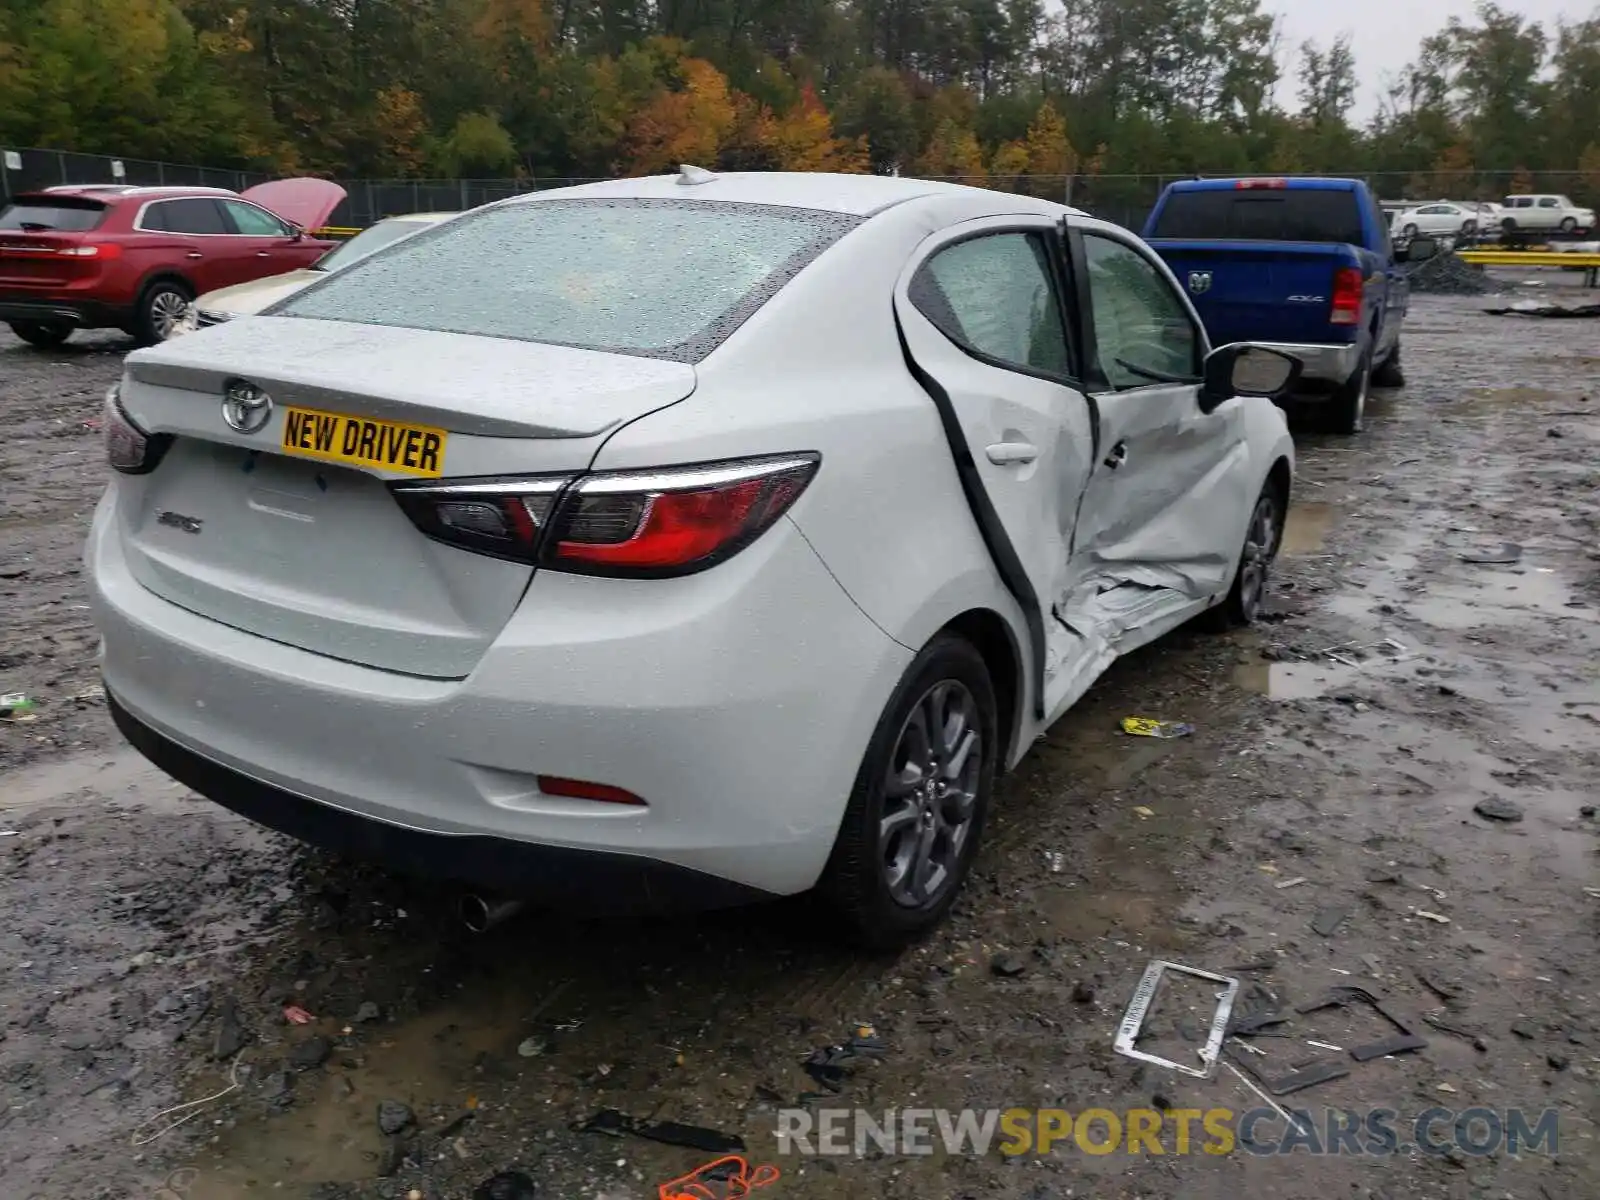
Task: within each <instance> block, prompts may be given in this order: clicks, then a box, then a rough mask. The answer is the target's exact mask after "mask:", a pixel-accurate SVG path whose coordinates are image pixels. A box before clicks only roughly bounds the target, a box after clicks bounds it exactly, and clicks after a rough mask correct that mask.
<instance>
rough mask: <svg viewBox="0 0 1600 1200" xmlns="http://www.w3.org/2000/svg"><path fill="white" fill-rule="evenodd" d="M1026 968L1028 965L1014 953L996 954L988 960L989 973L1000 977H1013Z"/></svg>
mask: <svg viewBox="0 0 1600 1200" xmlns="http://www.w3.org/2000/svg"><path fill="white" fill-rule="evenodd" d="M1027 969H1028V965H1027V964H1026V963H1025V962H1023V961H1022V960H1021V959H1020V958H1018V957H1017V956H1016V955H1015V954H996V955H995V956H994V957H993V958H992V959H990V960H989V973H990V974H991V975H998V976H1000V977H1001V978H1002V979H1015V978H1016V977H1017V976H1018V975H1021V974H1022V973H1023V972H1024V971H1026V970H1027Z"/></svg>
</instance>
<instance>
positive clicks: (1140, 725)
mask: <svg viewBox="0 0 1600 1200" xmlns="http://www.w3.org/2000/svg"><path fill="white" fill-rule="evenodd" d="M1122 732H1123V733H1126V734H1130V735H1131V736H1133V737H1153V738H1181V737H1188V736H1189V735H1190V734H1191V733H1193V732H1194V726H1193V725H1189V724H1186V723H1184V722H1182V721H1157V720H1156V719H1155V718H1154V717H1123V718H1122Z"/></svg>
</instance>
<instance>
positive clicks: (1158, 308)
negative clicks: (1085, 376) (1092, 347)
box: [1083, 233, 1203, 389]
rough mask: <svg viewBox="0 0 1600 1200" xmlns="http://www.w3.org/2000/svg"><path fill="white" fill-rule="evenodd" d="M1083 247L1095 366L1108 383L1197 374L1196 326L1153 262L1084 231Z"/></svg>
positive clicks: (1147, 381)
mask: <svg viewBox="0 0 1600 1200" xmlns="http://www.w3.org/2000/svg"><path fill="white" fill-rule="evenodd" d="M1083 247H1084V255H1085V258H1086V259H1087V260H1088V266H1089V300H1090V303H1091V304H1092V306H1093V312H1094V336H1095V344H1096V346H1097V348H1098V349H1099V351H1100V369H1101V371H1103V372H1104V373H1105V376H1106V378H1107V379H1108V380H1109V381H1110V383H1111V386H1112V387H1114V388H1118V389H1121V388H1134V387H1148V386H1149V385H1151V384H1152V383H1157V382H1160V381H1161V379H1162V377H1172V376H1178V377H1181V378H1185V379H1193V378H1196V377H1198V376H1199V374H1200V370H1201V364H1200V359H1201V350H1202V345H1203V343H1202V342H1201V339H1200V333H1199V330H1198V329H1196V328H1195V324H1194V321H1193V320H1191V319H1190V316H1189V313H1188V309H1187V307H1186V306H1185V304H1184V302H1183V299H1182V297H1180V296H1179V295H1178V294H1177V292H1175V291H1174V290H1173V289H1172V285H1171V284H1169V283H1168V282H1167V280H1166V278H1165V277H1164V276H1163V275H1162V274H1161V272H1159V271H1158V270H1157V269H1156V267H1155V264H1153V263H1152V262H1151V261H1150V260H1149V259H1147V258H1146V257H1145V256H1144V255H1142V254H1140V253H1139V252H1138V251H1136V250H1134V249H1133V248H1132V247H1130V246H1128V245H1125V244H1124V243H1122V242H1118V241H1113V240H1112V239H1111V238H1108V237H1102V236H1100V235H1098V234H1092V233H1091V234H1085V235H1084V239H1083Z"/></svg>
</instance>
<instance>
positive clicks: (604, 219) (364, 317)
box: [266, 199, 860, 362]
mask: <svg viewBox="0 0 1600 1200" xmlns="http://www.w3.org/2000/svg"><path fill="white" fill-rule="evenodd" d="M858 224H860V218H857V217H851V216H843V215H840V214H836V213H827V212H817V211H814V210H811V209H800V208H780V207H775V206H771V205H764V204H730V203H719V202H716V201H695V200H640V199H606V200H536V201H528V202H522V203H517V204H511V205H507V206H505V207H497V208H487V209H484V210H482V211H481V212H477V213H472V214H469V215H467V216H465V217H462V218H460V219H458V220H455V221H449V222H446V223H445V224H443V225H440V226H438V227H437V228H434V229H430V230H428V231H426V232H424V233H418V234H416V235H414V236H412V237H409V238H406V239H405V240H404V241H402V242H398V243H396V244H395V245H393V246H390V247H388V248H387V249H386V250H385V251H384V253H382V254H379V255H375V256H373V257H371V258H364V259H362V260H361V261H360V262H358V263H356V264H354V265H352V266H350V267H348V268H346V269H345V270H342V271H339V272H337V273H336V274H333V275H330V276H329V277H328V278H327V279H326V280H323V281H321V282H319V283H317V284H315V285H313V286H312V287H310V288H308V289H306V290H305V291H303V292H300V293H298V294H297V295H295V296H293V297H291V298H289V299H288V300H285V301H283V302H281V303H279V304H277V305H275V306H274V307H272V308H269V309H267V310H266V311H267V313H268V314H270V315H274V316H285V317H318V318H322V319H324V320H330V321H354V322H358V323H361V324H367V325H394V326H400V327H402V328H406V329H428V330H436V331H440V332H445V333H470V334H480V335H483V336H485V337H502V338H513V339H516V340H519V341H530V342H551V343H555V344H557V345H564V346H577V347H581V348H583V349H589V350H607V351H612V352H615V353H620V354H636V355H641V356H644V357H649V358H666V359H672V360H675V361H678V362H698V361H699V360H700V359H702V358H704V357H705V356H706V355H707V354H709V353H711V351H712V350H714V349H715V348H716V347H717V346H718V345H720V344H721V343H722V342H723V341H724V340H725V339H726V338H727V337H728V336H729V335H730V334H731V333H733V331H734V330H735V329H737V328H738V327H739V326H740V325H741V324H742V323H743V322H744V321H745V320H747V319H748V318H749V317H750V315H751V314H752V313H754V312H755V311H756V310H757V309H758V308H760V307H761V305H763V304H764V303H766V301H767V300H769V299H770V298H771V297H772V296H773V294H774V293H776V292H777V290H778V289H779V288H781V287H782V286H783V285H784V284H785V283H786V282H788V280H789V279H790V278H792V277H793V276H794V275H795V273H796V272H798V271H799V270H800V269H801V268H802V267H804V266H805V265H806V264H807V263H809V262H810V261H811V260H812V259H814V258H815V257H816V256H817V255H819V254H821V253H822V251H823V250H825V249H826V248H827V247H828V246H830V245H832V244H833V243H834V242H835V241H837V240H838V239H839V238H840V237H841V236H843V235H844V234H845V233H846V232H847V231H849V230H850V229H852V228H854V227H855V226H856V225H858Z"/></svg>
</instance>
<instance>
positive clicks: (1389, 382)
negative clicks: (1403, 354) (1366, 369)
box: [1372, 342, 1406, 388]
mask: <svg viewBox="0 0 1600 1200" xmlns="http://www.w3.org/2000/svg"><path fill="white" fill-rule="evenodd" d="M1405 385H1406V373H1405V371H1404V370H1402V369H1401V367H1400V343H1399V342H1395V344H1394V349H1393V350H1391V351H1389V357H1388V358H1386V359H1384V360H1383V361H1382V362H1381V363H1379V364H1378V366H1377V369H1376V370H1374V371H1373V372H1372V386H1373V387H1381V388H1402V387H1405Z"/></svg>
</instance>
